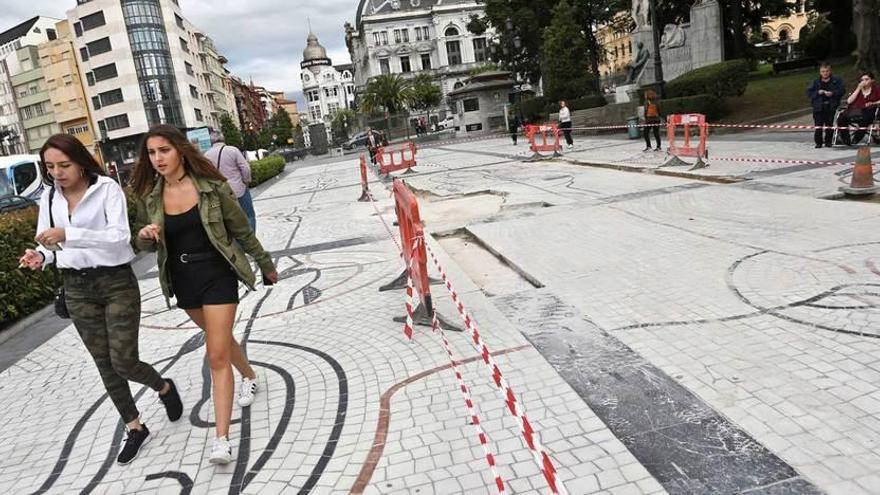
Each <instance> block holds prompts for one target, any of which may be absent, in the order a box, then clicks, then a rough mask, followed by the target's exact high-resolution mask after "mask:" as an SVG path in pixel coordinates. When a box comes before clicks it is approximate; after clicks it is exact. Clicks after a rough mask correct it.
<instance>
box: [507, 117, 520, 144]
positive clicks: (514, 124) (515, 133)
mask: <svg viewBox="0 0 880 495" xmlns="http://www.w3.org/2000/svg"><path fill="white" fill-rule="evenodd" d="M509 127H510V139H511V140H513V145H514V146H516V140H517V138H518V137H519V128H520V127H522V121H520V119H519V116H518V115H514V116H513V118H512V119H510V126H509Z"/></svg>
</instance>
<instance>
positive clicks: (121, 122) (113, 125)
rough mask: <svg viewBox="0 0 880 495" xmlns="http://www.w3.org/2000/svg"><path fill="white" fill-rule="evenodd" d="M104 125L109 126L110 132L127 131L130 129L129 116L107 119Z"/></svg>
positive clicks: (123, 115) (116, 116) (115, 116)
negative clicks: (127, 128) (126, 129)
mask: <svg viewBox="0 0 880 495" xmlns="http://www.w3.org/2000/svg"><path fill="white" fill-rule="evenodd" d="M104 125H106V126H107V130H108V131H115V130H116V129H125V128H126V127H128V115H127V114H124V113H123V114H122V115H114V116H112V117H107V118H106V119H104Z"/></svg>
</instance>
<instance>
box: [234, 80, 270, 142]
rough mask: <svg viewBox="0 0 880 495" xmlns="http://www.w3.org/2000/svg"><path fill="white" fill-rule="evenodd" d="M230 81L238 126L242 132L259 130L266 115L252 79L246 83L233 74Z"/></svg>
mask: <svg viewBox="0 0 880 495" xmlns="http://www.w3.org/2000/svg"><path fill="white" fill-rule="evenodd" d="M230 82H231V84H232V91H233V95H234V97H235V106H236V108H237V109H238V123H239V128H240V129H241V131H242V132H260V130H261V129H263V126H265V125H266V121H267V120H268V116H267V115H266V109H265V108H264V107H263V102H262V100H261V99H260V93H259V92H258V91H257V89H256V86H254V83H253V81H251V82H250V83H246V82H244V81H242V80H241V79H239V78H238V77H235V76H232V77H231V78H230Z"/></svg>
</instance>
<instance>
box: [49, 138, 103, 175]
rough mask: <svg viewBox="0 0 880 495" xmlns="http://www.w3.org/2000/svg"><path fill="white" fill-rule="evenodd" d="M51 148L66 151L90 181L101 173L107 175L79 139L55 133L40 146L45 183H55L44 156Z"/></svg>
mask: <svg viewBox="0 0 880 495" xmlns="http://www.w3.org/2000/svg"><path fill="white" fill-rule="evenodd" d="M51 148H54V149H56V150H58V151H60V152H62V153H64V154H65V155H67V157H68V158H70V161H72V162H73V163H75V164H77V165H79V166H80V167H81V168H82V169H83V172H84V173H85V175H86V176H88V179H89V182H93V181H94V180H95V178H97V177H98V176H99V175H107V174H105V173H104V169H102V168H101V166H100V165H99V164H98V161H97V160H95V157H93V156H92V154H91V153H89V150H87V149H86V147H85V146H83V144H82V143H81V142H80V141H79V139H77V138H75V137H73V136H71V135H70V134H55V135H53V136H50V137H49V139H47V140H46V142H45V143H44V144H43V147H42V148H40V173H42V174H43V184H46V185H47V186H52V185H54V184H55V181H54V180H53V179H52V176H51V175H49V169H48V168H46V157H45V156H44V155H45V154H46V151H47V150H49V149H51Z"/></svg>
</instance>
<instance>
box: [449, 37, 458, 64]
mask: <svg viewBox="0 0 880 495" xmlns="http://www.w3.org/2000/svg"><path fill="white" fill-rule="evenodd" d="M446 57H447V59H448V60H449V65H461V43H460V42H458V41H447V42H446Z"/></svg>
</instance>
